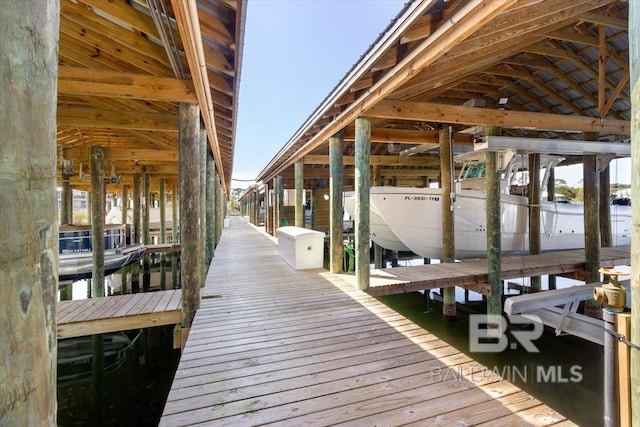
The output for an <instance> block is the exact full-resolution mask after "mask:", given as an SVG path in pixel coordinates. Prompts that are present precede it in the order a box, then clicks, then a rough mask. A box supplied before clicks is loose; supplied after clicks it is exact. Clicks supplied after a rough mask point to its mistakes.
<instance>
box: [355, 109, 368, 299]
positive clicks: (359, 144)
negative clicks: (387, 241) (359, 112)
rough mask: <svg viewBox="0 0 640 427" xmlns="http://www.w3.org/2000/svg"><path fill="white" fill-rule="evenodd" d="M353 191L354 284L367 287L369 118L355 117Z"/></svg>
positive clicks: (363, 287) (359, 287) (361, 287)
mask: <svg viewBox="0 0 640 427" xmlns="http://www.w3.org/2000/svg"><path fill="white" fill-rule="evenodd" d="M355 148H356V155H355V193H356V212H355V214H356V216H355V221H356V230H355V231H356V236H355V243H356V285H357V287H358V289H362V290H364V289H368V288H369V276H370V272H369V270H370V268H369V240H370V229H369V182H370V178H369V176H370V171H369V167H370V164H371V119H370V118H369V117H358V118H357V119H356V141H355Z"/></svg>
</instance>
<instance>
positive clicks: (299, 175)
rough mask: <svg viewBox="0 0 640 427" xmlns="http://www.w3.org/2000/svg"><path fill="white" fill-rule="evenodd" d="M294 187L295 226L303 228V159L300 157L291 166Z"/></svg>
mask: <svg viewBox="0 0 640 427" xmlns="http://www.w3.org/2000/svg"><path fill="white" fill-rule="evenodd" d="M293 169H294V174H295V187H296V221H295V225H296V227H302V228H304V226H305V224H304V204H303V198H304V197H303V195H304V160H303V159H300V160H298V161H296V162H295V163H294V166H293Z"/></svg>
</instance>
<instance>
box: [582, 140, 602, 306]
mask: <svg viewBox="0 0 640 427" xmlns="http://www.w3.org/2000/svg"><path fill="white" fill-rule="evenodd" d="M588 137H590V135H588V134H585V138H588ZM599 178H600V174H599V173H598V171H597V159H596V156H595V155H586V156H583V183H584V257H585V271H586V272H587V277H586V279H585V280H586V281H587V283H590V282H597V281H599V280H600V272H599V271H598V270H599V269H600V218H599V215H600V208H599V202H600V200H599V195H598V193H599V187H600V184H599V181H600V179H599ZM584 312H585V314H586V315H589V316H591V317H595V318H601V317H602V304H601V303H599V302H597V301H595V300H593V299H590V300H587V301H585V307H584Z"/></svg>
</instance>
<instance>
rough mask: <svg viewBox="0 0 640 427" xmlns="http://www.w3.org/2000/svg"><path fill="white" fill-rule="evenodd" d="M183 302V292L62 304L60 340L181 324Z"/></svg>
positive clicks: (92, 299)
mask: <svg viewBox="0 0 640 427" xmlns="http://www.w3.org/2000/svg"><path fill="white" fill-rule="evenodd" d="M181 301H182V291H181V290H180V289H175V290H174V289H172V290H169V291H159V292H146V293H138V294H129V295H114V296H110V297H104V298H91V299H85V300H75V301H60V302H58V309H57V316H56V317H57V322H58V329H57V334H58V339H61V338H73V337H80V336H85V335H93V334H104V333H107V332H118V331H126V330H129V329H138V328H150V327H154V326H163V325H174V324H179V323H180V322H182V311H181V307H182V304H181Z"/></svg>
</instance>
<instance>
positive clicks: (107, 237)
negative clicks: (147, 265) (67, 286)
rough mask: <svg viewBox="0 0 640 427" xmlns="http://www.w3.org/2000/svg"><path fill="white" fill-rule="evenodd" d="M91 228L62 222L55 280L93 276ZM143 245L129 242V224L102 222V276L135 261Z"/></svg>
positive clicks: (143, 250) (144, 249) (143, 248)
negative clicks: (56, 277) (103, 273)
mask: <svg viewBox="0 0 640 427" xmlns="http://www.w3.org/2000/svg"><path fill="white" fill-rule="evenodd" d="M92 235H93V230H92V228H91V226H90V225H64V226H61V227H60V229H59V231H58V280H59V281H60V282H69V281H76V280H82V279H88V278H90V277H91V276H92V275H93V253H92V252H93V247H92V244H93V243H92ZM145 251H146V247H145V246H143V245H131V227H129V226H128V225H126V224H125V225H122V224H118V225H113V224H106V225H105V227H104V271H105V276H106V275H109V274H112V273H114V272H116V271H117V270H119V269H121V268H122V267H125V266H127V265H129V264H132V263H134V262H136V261H138V260H139V259H140V258H141V257H142V256H143V255H144V253H145Z"/></svg>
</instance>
